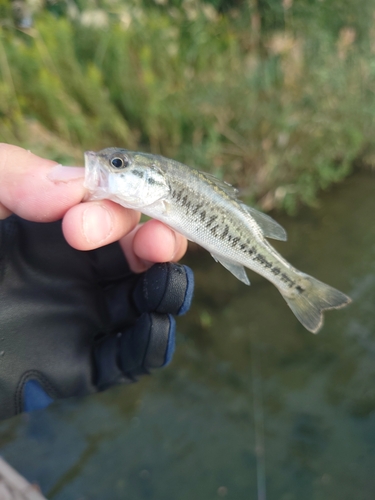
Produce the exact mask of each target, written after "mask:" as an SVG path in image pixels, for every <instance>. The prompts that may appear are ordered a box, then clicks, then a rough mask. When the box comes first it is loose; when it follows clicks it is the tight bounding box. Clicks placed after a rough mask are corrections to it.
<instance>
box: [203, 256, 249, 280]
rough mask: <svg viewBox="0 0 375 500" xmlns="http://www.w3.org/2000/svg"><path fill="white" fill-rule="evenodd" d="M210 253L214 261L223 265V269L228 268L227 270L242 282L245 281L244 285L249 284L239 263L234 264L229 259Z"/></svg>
mask: <svg viewBox="0 0 375 500" xmlns="http://www.w3.org/2000/svg"><path fill="white" fill-rule="evenodd" d="M211 255H212V257H213V258H214V259H215V260H216V262H220V264H221V265H222V266H224V267H225V269H228V271H230V272H231V273H232V274H233V275H234V276H235V277H236V278H237V279H239V280H240V281H242V283H245V285H250V280H249V278H248V277H247V274H246V271H245V268H244V267H243V266H241V265H240V264H235V263H234V262H231V261H230V260H226V259H224V258H223V257H221V256H218V255H216V254H214V253H211Z"/></svg>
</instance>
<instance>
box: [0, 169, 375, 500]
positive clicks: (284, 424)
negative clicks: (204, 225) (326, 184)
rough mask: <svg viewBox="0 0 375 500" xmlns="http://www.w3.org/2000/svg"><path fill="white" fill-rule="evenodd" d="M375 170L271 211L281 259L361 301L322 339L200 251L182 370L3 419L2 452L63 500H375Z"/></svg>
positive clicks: (177, 361)
mask: <svg viewBox="0 0 375 500" xmlns="http://www.w3.org/2000/svg"><path fill="white" fill-rule="evenodd" d="M374 214H375V175H373V174H371V173H361V174H356V175H354V176H353V177H352V178H350V179H348V180H347V181H346V182H345V183H344V184H342V185H340V186H337V187H335V188H333V189H331V191H330V192H329V193H325V194H324V195H323V197H322V200H321V202H320V204H319V206H318V207H317V208H315V209H303V210H302V211H301V213H300V214H299V215H298V216H296V217H294V218H287V217H284V216H283V217H281V216H277V215H276V216H275V217H276V218H277V220H278V221H279V222H280V223H281V224H282V225H283V226H284V227H285V228H286V230H287V232H288V236H289V237H288V242H287V243H281V242H280V243H277V245H275V246H277V249H278V250H279V251H280V252H281V253H282V254H283V255H284V256H285V257H286V258H287V259H288V260H290V261H291V263H293V265H295V266H296V267H297V268H299V269H301V270H303V271H305V272H307V273H309V274H311V275H313V276H315V277H317V278H318V279H321V280H322V281H324V282H327V283H329V284H331V285H332V286H335V287H336V288H339V289H340V290H342V291H344V292H345V293H347V294H348V295H350V296H351V297H352V299H353V304H351V305H350V306H349V307H347V308H345V309H343V310H339V311H328V312H327V313H326V315H325V316H326V320H325V325H324V327H323V329H322V331H321V332H320V333H319V334H318V335H313V334H311V333H309V332H307V331H306V330H304V328H303V327H302V326H301V325H300V324H299V323H298V321H297V320H296V319H295V317H294V316H293V314H292V313H291V311H290V310H289V308H288V307H287V305H286V303H285V302H284V300H283V299H282V297H281V296H280V294H279V293H278V292H277V290H276V289H275V288H274V287H273V286H272V285H271V284H270V283H269V282H267V281H266V280H265V279H263V278H261V277H259V276H258V275H255V274H254V273H251V272H249V277H250V281H251V283H252V284H251V286H250V287H246V286H245V285H244V284H242V283H240V282H239V281H238V280H236V279H235V278H234V277H233V276H232V275H231V274H229V273H228V271H226V270H225V269H224V268H223V267H221V266H220V265H219V264H216V263H215V262H214V261H213V259H212V258H211V257H210V255H209V254H208V253H206V252H197V253H192V254H190V255H189V256H188V257H187V258H186V259H185V262H186V263H187V264H189V265H190V266H191V267H192V268H193V270H194V271H195V276H196V293H195V298H194V304H193V307H192V310H191V311H190V313H189V314H187V315H186V316H185V317H182V318H180V319H179V320H178V323H177V326H178V336H177V337H178V338H177V350H176V354H175V357H174V360H173V362H172V364H171V365H170V366H169V367H168V368H166V369H164V370H162V371H160V372H157V373H155V374H154V375H153V376H152V377H147V378H144V379H143V380H142V381H141V382H139V383H138V384H134V385H132V386H127V387H117V388H115V389H112V390H110V391H107V392H105V393H103V394H100V395H95V396H91V397H88V398H86V399H84V400H82V401H62V402H57V403H55V404H53V405H52V406H51V407H50V408H48V409H47V410H45V411H40V412H36V413H34V414H31V415H21V416H19V417H17V418H14V419H11V420H8V421H5V422H2V423H1V424H0V454H1V455H2V456H3V457H4V458H5V459H6V460H8V461H9V462H10V464H11V465H12V466H14V467H15V468H16V469H17V470H18V471H19V472H21V473H22V474H23V475H25V476H26V478H27V479H28V480H30V481H32V482H37V483H39V485H40V486H41V488H42V491H43V493H44V494H45V495H46V496H47V497H48V498H49V499H51V500H52V499H53V500H99V499H100V500H107V499H108V500H109V499H110V500H123V499H129V500H191V499H199V500H211V499H212V500H214V499H220V498H226V499H234V500H245V499H246V500H249V499H250V500H253V499H254V500H301V499H303V500H339V499H340V500H353V498H355V499H356V500H373V498H374V497H375V474H374V471H375V222H374Z"/></svg>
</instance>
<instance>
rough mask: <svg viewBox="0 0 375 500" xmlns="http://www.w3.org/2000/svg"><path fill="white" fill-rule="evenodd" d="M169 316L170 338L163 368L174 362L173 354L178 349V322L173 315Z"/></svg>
mask: <svg viewBox="0 0 375 500" xmlns="http://www.w3.org/2000/svg"><path fill="white" fill-rule="evenodd" d="M188 309H189V308H188ZM168 316H169V323H170V327H169V336H168V343H167V348H166V350H165V357H164V363H163V364H162V366H167V365H169V363H170V362H171V361H172V358H173V354H174V351H175V348H176V320H175V319H174V317H173V316H172V315H171V314H168Z"/></svg>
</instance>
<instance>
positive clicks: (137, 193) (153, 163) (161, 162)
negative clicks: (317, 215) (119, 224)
mask: <svg viewBox="0 0 375 500" xmlns="http://www.w3.org/2000/svg"><path fill="white" fill-rule="evenodd" d="M85 166H86V175H85V186H86V187H87V189H88V190H89V193H90V197H89V199H104V198H107V199H110V200H113V201H115V202H116V203H119V204H120V205H123V206H124V207H127V208H132V209H134V210H139V211H140V212H142V213H144V214H146V215H149V216H150V217H153V218H155V219H158V220H160V221H162V222H164V223H165V224H167V225H168V226H170V227H171V228H173V229H175V230H176V231H178V232H179V233H181V234H183V235H184V236H186V237H187V238H188V239H189V240H191V241H195V242H196V243H198V244H199V245H201V246H202V247H204V248H206V249H207V250H208V251H209V252H211V254H212V256H213V257H214V259H215V260H216V261H218V262H220V263H221V264H222V265H223V266H224V267H226V268H227V269H228V270H229V271H230V272H231V273H233V274H234V275H235V276H236V277H237V278H238V279H239V280H241V281H243V282H244V283H246V284H247V285H249V284H250V282H249V280H248V277H247V275H246V272H245V269H244V267H247V268H249V269H252V270H254V271H256V272H257V273H259V274H261V275H262V276H264V277H265V278H267V279H268V280H269V281H271V283H273V284H274V285H275V286H276V287H277V289H278V290H279V291H280V293H281V294H282V296H283V297H284V299H285V300H286V302H287V304H288V305H289V307H290V308H291V309H292V311H293V313H294V314H295V315H296V317H297V318H298V320H299V321H300V322H301V323H302V324H303V325H304V327H305V328H307V329H308V330H310V331H311V332H313V333H316V332H317V331H318V330H319V329H320V328H321V326H322V324H323V311H324V310H325V309H337V308H340V307H343V306H345V305H346V304H348V303H349V302H350V298H349V297H347V296H346V295H345V294H343V293H341V292H340V291H338V290H336V289H335V288H332V287H330V286H328V285H326V284H324V283H322V282H320V281H318V280H316V279H315V278H312V277H311V276H308V275H307V274H304V273H302V272H300V271H298V270H297V269H295V268H294V267H293V266H291V265H290V264H289V263H288V262H287V261H286V260H285V259H283V257H282V256H281V255H280V254H279V253H278V252H276V250H275V249H274V248H273V247H272V246H271V245H270V244H269V243H268V241H267V239H266V238H272V239H276V240H286V233H285V231H284V229H283V228H282V227H281V226H280V225H279V224H278V223H277V222H275V221H274V220H273V219H271V217H269V216H267V215H265V214H263V213H261V212H259V211H257V210H255V209H254V208H251V207H248V206H247V205H244V204H243V203H241V201H240V200H239V199H238V198H237V192H236V190H235V189H234V188H233V187H232V186H230V185H229V184H226V183H223V182H221V181H219V180H217V179H216V178H214V177H212V176H211V175H209V174H206V173H204V172H200V171H198V170H195V169H192V168H190V167H188V166H186V165H183V164H182V163H178V162H176V161H173V160H170V159H168V158H164V157H162V156H157V155H152V154H147V153H140V152H133V151H128V150H126V149H120V148H108V149H104V150H102V151H99V152H98V153H94V152H92V151H88V152H86V153H85Z"/></svg>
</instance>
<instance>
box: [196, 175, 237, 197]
mask: <svg viewBox="0 0 375 500" xmlns="http://www.w3.org/2000/svg"><path fill="white" fill-rule="evenodd" d="M199 173H200V174H202V176H203V177H206V179H207V180H208V182H209V183H211V184H214V185H215V186H217V187H218V188H220V189H221V190H222V191H224V192H225V193H226V194H227V195H228V196H230V197H231V198H234V199H235V200H237V196H238V189H236V188H235V187H233V186H232V185H231V184H228V183H227V182H225V181H222V180H220V179H218V178H217V177H215V176H214V175H212V174H209V173H208V172H202V171H201V170H200V171H199Z"/></svg>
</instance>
